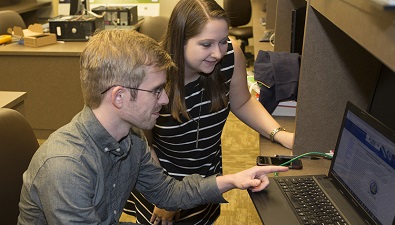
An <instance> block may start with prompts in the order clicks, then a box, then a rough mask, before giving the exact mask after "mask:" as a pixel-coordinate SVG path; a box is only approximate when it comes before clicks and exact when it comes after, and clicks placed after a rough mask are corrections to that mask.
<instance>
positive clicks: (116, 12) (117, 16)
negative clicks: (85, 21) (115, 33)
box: [92, 6, 138, 29]
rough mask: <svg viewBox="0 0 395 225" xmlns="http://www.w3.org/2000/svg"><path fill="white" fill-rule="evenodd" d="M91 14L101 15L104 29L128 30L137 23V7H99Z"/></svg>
mask: <svg viewBox="0 0 395 225" xmlns="http://www.w3.org/2000/svg"><path fill="white" fill-rule="evenodd" d="M92 12H93V13H95V14H98V15H103V17H104V25H105V27H106V29H109V28H111V27H113V28H130V27H131V26H133V25H135V24H136V23H137V22H138V16H137V6H107V7H106V6H99V7H96V8H93V9H92Z"/></svg>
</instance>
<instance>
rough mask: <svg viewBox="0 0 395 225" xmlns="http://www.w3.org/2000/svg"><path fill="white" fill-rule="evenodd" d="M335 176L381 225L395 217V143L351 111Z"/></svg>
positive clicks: (341, 144)
mask: <svg viewBox="0 0 395 225" xmlns="http://www.w3.org/2000/svg"><path fill="white" fill-rule="evenodd" d="M336 151H337V153H336V154H337V155H338V156H337V157H336V160H335V162H334V165H333V172H334V176H335V177H336V178H337V179H338V180H339V181H340V183H342V185H343V186H345V187H346V189H347V190H348V191H349V193H350V195H352V196H353V197H354V198H355V200H356V201H357V202H358V203H359V204H360V205H362V207H363V208H364V210H365V211H366V212H367V213H368V214H369V215H370V216H371V217H372V219H373V220H375V221H376V222H377V223H378V224H388V225H391V224H393V221H394V218H395V143H394V142H392V141H390V140H389V139H387V138H386V137H384V136H383V135H382V134H380V133H379V132H378V131H376V130H375V129H374V128H373V127H371V126H369V125H368V124H367V123H366V122H364V121H363V120H362V119H361V118H359V117H358V116H356V115H355V114H353V113H352V112H350V111H348V113H347V117H346V120H345V121H344V126H343V132H342V134H341V137H340V142H339V144H338V148H337V150H336Z"/></svg>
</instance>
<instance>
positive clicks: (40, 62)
mask: <svg viewBox="0 0 395 225" xmlns="http://www.w3.org/2000/svg"><path fill="white" fill-rule="evenodd" d="M85 45H86V42H65V43H63V44H60V43H57V44H54V45H48V46H43V47H40V48H29V47H25V46H22V45H18V44H16V43H13V44H8V45H5V46H0V68H1V70H2V71H1V73H0V90H4V91H22V92H27V93H29V98H28V99H26V101H25V113H26V119H27V120H28V121H29V123H30V124H31V126H32V128H33V130H34V132H35V134H36V136H37V138H39V139H46V138H47V137H48V136H49V134H50V133H52V132H53V131H55V130H56V129H58V128H59V127H61V126H63V125H65V124H66V123H68V122H69V121H70V120H71V118H72V117H73V116H74V115H75V114H76V113H77V112H79V111H80V110H81V109H82V107H83V98H82V93H81V87H80V79H79V55H80V53H81V52H82V50H83V48H84V47H85Z"/></svg>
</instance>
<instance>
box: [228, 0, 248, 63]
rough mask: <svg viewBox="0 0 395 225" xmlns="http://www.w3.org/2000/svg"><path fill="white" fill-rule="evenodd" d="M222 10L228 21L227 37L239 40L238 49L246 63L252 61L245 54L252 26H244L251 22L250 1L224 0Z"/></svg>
mask: <svg viewBox="0 0 395 225" xmlns="http://www.w3.org/2000/svg"><path fill="white" fill-rule="evenodd" d="M223 4H224V10H225V12H226V13H227V14H228V16H229V19H230V28H229V35H231V36H234V37H235V38H236V39H239V40H241V45H240V48H241V50H242V51H243V53H244V55H245V56H246V59H247V65H248V61H249V60H251V58H252V59H253V58H254V57H253V55H252V54H247V53H246V51H245V47H246V46H248V45H249V44H248V39H249V38H252V37H253V33H252V26H246V25H247V24H248V23H249V22H250V20H251V14H252V9H251V1H250V0H244V1H240V0H224V3H223Z"/></svg>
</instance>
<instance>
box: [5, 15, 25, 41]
mask: <svg viewBox="0 0 395 225" xmlns="http://www.w3.org/2000/svg"><path fill="white" fill-rule="evenodd" d="M14 26H18V27H21V28H22V29H25V28H26V25H25V22H24V21H23V19H22V17H21V15H19V13H17V12H15V11H12V10H3V11H0V35H2V34H8V33H7V29H8V28H13V27H14Z"/></svg>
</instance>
